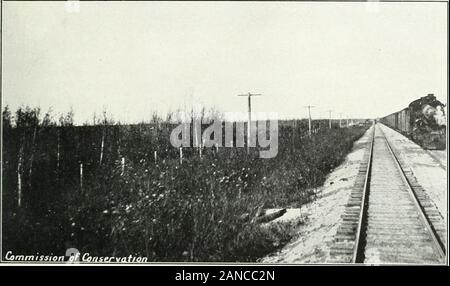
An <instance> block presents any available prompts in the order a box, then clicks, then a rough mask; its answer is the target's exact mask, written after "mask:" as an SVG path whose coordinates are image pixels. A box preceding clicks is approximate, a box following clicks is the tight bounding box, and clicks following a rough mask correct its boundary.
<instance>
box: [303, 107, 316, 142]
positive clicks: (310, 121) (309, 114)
mask: <svg viewBox="0 0 450 286" xmlns="http://www.w3.org/2000/svg"><path fill="white" fill-rule="evenodd" d="M304 107H305V108H308V117H309V124H308V125H309V133H308V134H309V137H311V128H312V119H311V108H314V106H312V105H307V106H304Z"/></svg>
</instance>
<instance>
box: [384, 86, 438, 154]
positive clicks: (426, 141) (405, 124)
mask: <svg viewBox="0 0 450 286" xmlns="http://www.w3.org/2000/svg"><path fill="white" fill-rule="evenodd" d="M379 121H380V122H381V123H383V124H385V125H387V126H389V127H391V128H393V129H395V130H397V131H399V132H401V133H402V134H404V135H405V136H407V137H409V138H411V139H412V140H413V141H415V142H416V143H418V144H419V145H421V146H422V147H423V148H425V149H434V150H436V149H438V150H442V149H445V148H446V127H447V126H446V121H447V120H446V114H445V105H444V104H443V103H442V102H440V101H439V100H437V99H436V97H435V96H434V95H433V94H428V95H427V96H425V97H422V98H419V99H417V100H415V101H413V102H411V103H410V104H409V106H408V107H406V108H404V109H402V110H400V111H398V112H395V113H392V114H389V115H387V116H385V117H383V118H380V119H379Z"/></svg>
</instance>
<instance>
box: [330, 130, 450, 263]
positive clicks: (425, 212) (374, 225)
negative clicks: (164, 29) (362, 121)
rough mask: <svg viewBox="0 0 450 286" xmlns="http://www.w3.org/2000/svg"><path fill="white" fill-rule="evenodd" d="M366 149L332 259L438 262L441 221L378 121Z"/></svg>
mask: <svg viewBox="0 0 450 286" xmlns="http://www.w3.org/2000/svg"><path fill="white" fill-rule="evenodd" d="M371 132H372V140H371V143H370V146H369V148H368V149H367V151H366V153H365V155H364V158H363V160H364V162H363V163H362V164H361V167H360V170H359V174H360V176H358V177H357V179H356V182H355V185H354V189H353V190H352V193H351V194H350V199H349V201H348V203H347V206H346V209H345V213H344V214H343V215H342V223H341V225H340V227H339V228H338V231H337V234H336V236H335V240H334V244H333V246H332V248H331V252H330V256H331V258H332V259H331V262H340V263H367V264H397V263H400V264H442V263H445V259H446V248H445V245H446V239H445V233H446V232H445V223H444V222H443V218H442V216H441V215H440V213H439V212H438V211H437V209H436V207H435V206H434V204H433V203H432V202H431V200H430V199H429V198H428V196H427V195H426V193H425V192H424V191H423V189H421V188H420V185H418V184H417V182H416V181H415V180H414V178H413V176H412V175H411V173H410V171H409V170H407V168H406V167H405V166H404V162H402V160H401V159H399V158H398V156H397V155H396V154H395V151H394V150H393V149H392V147H391V146H390V144H389V142H388V140H387V138H386V137H385V135H384V134H383V131H382V130H381V128H380V127H379V126H378V125H375V126H374V127H372V130H371Z"/></svg>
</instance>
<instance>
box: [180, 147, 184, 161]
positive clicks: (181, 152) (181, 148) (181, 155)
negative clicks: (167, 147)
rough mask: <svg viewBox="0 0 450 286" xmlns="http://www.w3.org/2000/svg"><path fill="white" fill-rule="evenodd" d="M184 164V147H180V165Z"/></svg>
mask: <svg viewBox="0 0 450 286" xmlns="http://www.w3.org/2000/svg"><path fill="white" fill-rule="evenodd" d="M181 164H183V147H180V165H181Z"/></svg>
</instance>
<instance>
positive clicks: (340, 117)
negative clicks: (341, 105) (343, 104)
mask: <svg viewBox="0 0 450 286" xmlns="http://www.w3.org/2000/svg"><path fill="white" fill-rule="evenodd" d="M339 128H342V113H339Z"/></svg>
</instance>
